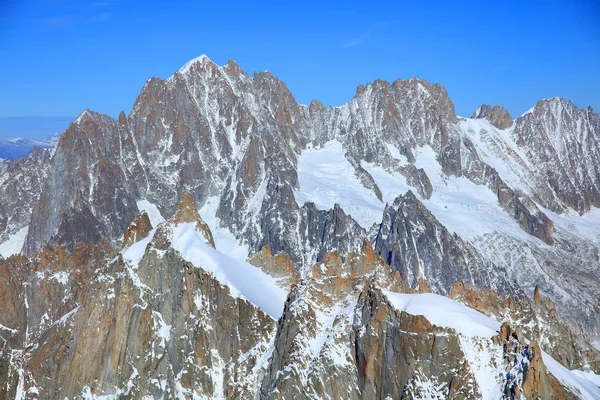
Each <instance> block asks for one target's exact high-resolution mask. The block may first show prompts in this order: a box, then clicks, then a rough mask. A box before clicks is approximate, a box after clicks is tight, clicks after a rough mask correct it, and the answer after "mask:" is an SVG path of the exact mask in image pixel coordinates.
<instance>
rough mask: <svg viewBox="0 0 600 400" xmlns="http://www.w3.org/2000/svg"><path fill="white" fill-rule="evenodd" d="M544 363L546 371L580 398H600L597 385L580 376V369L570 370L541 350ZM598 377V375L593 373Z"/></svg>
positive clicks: (592, 399)
mask: <svg viewBox="0 0 600 400" xmlns="http://www.w3.org/2000/svg"><path fill="white" fill-rule="evenodd" d="M542 357H543V360H544V364H545V365H546V368H548V371H550V373H551V374H552V375H554V376H555V377H556V379H558V380H559V381H560V383H562V384H563V385H565V386H567V387H569V388H570V389H572V390H573V391H574V392H575V393H577V394H578V395H579V396H580V398H581V399H586V400H588V399H589V400H594V399H596V400H597V399H600V387H598V386H597V385H596V384H595V383H594V382H593V381H592V380H590V379H589V378H588V377H587V376H582V375H581V371H578V370H575V371H570V370H568V369H566V368H565V367H563V366H562V365H561V364H560V363H559V362H558V361H556V360H554V359H553V358H552V357H550V356H549V355H548V354H546V353H545V352H543V351H542ZM595 376H596V377H598V375H595Z"/></svg>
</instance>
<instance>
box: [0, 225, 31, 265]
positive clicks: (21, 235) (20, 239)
mask: <svg viewBox="0 0 600 400" xmlns="http://www.w3.org/2000/svg"><path fill="white" fill-rule="evenodd" d="M28 230H29V226H26V227H24V228H21V229H19V230H18V231H17V232H16V233H14V234H12V235H10V237H9V238H8V240H7V241H5V242H3V243H1V244H0V255H1V256H2V257H4V258H8V257H10V256H12V255H13V254H18V253H20V252H21V249H22V248H23V244H24V243H25V239H26V238H27V231H28Z"/></svg>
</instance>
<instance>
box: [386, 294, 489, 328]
mask: <svg viewBox="0 0 600 400" xmlns="http://www.w3.org/2000/svg"><path fill="white" fill-rule="evenodd" d="M382 292H383V293H384V294H385V296H386V297H387V298H388V300H389V301H390V302H391V303H392V305H393V306H394V307H395V308H396V309H397V310H400V311H406V312H407V313H409V314H412V315H423V316H424V317H425V318H427V319H428V320H429V322H431V323H432V324H435V325H438V326H443V327H446V328H452V329H454V330H456V331H457V332H458V333H461V334H463V335H465V336H468V337H475V336H477V337H487V338H489V337H492V336H494V335H496V333H497V332H499V331H500V324H499V323H498V322H497V321H496V320H494V319H492V318H490V317H488V316H487V315H484V314H482V313H480V312H479V311H475V310H473V309H472V308H470V307H467V306H465V305H464V304H461V303H459V302H458V301H454V300H452V299H450V298H448V297H444V296H440V295H439V294H433V293H423V294H401V293H395V292H390V291H389V290H385V289H382Z"/></svg>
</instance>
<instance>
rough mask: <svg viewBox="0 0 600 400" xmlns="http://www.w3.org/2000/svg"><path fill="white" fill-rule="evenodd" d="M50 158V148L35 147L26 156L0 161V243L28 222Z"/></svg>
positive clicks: (45, 179) (47, 169) (47, 174)
mask: <svg viewBox="0 0 600 400" xmlns="http://www.w3.org/2000/svg"><path fill="white" fill-rule="evenodd" d="M50 158H51V151H50V150H43V149H40V148H35V149H34V150H32V151H31V152H30V153H29V155H28V156H27V157H23V158H20V159H18V160H4V161H2V162H0V242H3V241H5V240H7V239H8V238H9V236H10V235H12V234H14V233H16V232H17V231H18V230H19V229H21V228H23V227H24V226H27V225H29V220H30V218H31V213H32V210H33V208H34V207H35V204H36V202H37V200H38V198H39V196H40V194H41V192H42V189H43V187H44V185H45V183H46V181H47V179H48V176H49V174H50V168H49V165H48V164H49V161H50Z"/></svg>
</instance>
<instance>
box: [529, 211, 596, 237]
mask: <svg viewBox="0 0 600 400" xmlns="http://www.w3.org/2000/svg"><path fill="white" fill-rule="evenodd" d="M538 207H539V208H540V209H541V210H543V212H544V213H545V214H546V216H548V218H550V219H551V220H552V222H554V225H555V226H556V227H558V228H560V229H564V230H565V231H567V232H569V233H570V234H572V235H575V236H577V237H579V238H582V239H587V240H589V241H591V242H592V243H595V244H597V245H598V244H600V208H596V207H594V208H592V209H591V210H590V211H588V212H587V213H585V214H583V215H579V214H578V213H576V212H575V211H573V210H571V209H566V210H565V211H564V212H563V213H562V214H557V213H555V212H552V211H550V210H547V209H545V208H543V207H541V206H538Z"/></svg>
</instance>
